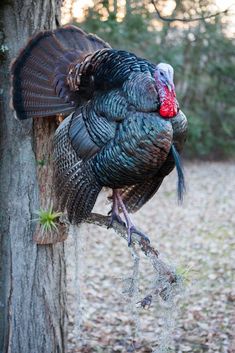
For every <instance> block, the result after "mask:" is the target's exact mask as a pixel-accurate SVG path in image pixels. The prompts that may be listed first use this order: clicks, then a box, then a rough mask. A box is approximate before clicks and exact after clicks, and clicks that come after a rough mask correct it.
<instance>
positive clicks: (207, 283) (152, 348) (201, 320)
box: [68, 162, 235, 353]
mask: <svg viewBox="0 0 235 353" xmlns="http://www.w3.org/2000/svg"><path fill="white" fill-rule="evenodd" d="M185 174H186V180H187V193H186V195H185V200H184V202H183V205H182V206H179V205H178V203H177V199H176V180H177V177H176V173H175V172H174V173H172V175H170V176H169V177H168V178H167V179H166V180H165V181H164V184H163V185H162V187H161V188H160V190H159V192H158V193H157V194H156V195H155V196H154V197H153V199H152V200H151V201H150V202H149V203H148V204H146V205H145V206H144V207H143V209H142V210H140V211H139V212H138V213H137V214H135V215H133V219H134V220H135V222H136V224H137V225H138V227H139V228H140V229H142V230H143V231H145V232H146V233H147V234H148V235H149V237H150V239H151V243H152V244H153V245H154V247H155V248H157V249H158V250H159V252H160V254H161V258H162V259H164V261H166V262H167V263H169V264H170V265H171V266H172V267H173V268H174V269H175V271H176V273H177V274H181V275H182V276H183V278H184V285H182V286H181V287H180V288H179V290H178V294H177V296H176V298H175V300H174V302H173V304H172V303H171V304H169V305H168V304H167V303H165V302H164V301H163V300H161V298H156V299H155V300H153V303H152V305H151V307H150V308H149V309H148V310H147V309H143V308H140V307H137V308H136V305H135V303H136V301H137V300H138V298H143V297H144V296H145V295H146V293H148V292H149V290H151V289H152V288H153V286H154V273H153V270H152V266H151V264H150V262H149V261H148V259H146V258H145V256H144V255H142V254H141V255H140V256H141V260H140V273H139V281H138V285H139V293H137V294H136V297H134V298H133V299H132V300H130V298H129V297H128V294H126V290H127V288H128V285H130V281H131V277H132V270H133V260H132V256H131V251H130V249H129V248H128V247H127V243H126V242H125V240H123V239H122V238H121V237H120V236H119V235H117V234H116V233H114V232H113V230H106V229H102V228H100V227H98V226H94V225H87V224H85V225H83V226H82V227H81V228H80V229H79V230H78V231H74V232H75V234H74V235H75V238H76V241H75V245H74V242H73V239H72V238H71V237H72V234H71V237H70V240H68V244H70V245H69V246H68V251H69V252H70V259H71V261H70V264H69V265H68V279H69V280H68V295H69V300H70V304H71V305H70V315H69V320H70V326H69V327H70V332H69V344H70V352H71V353H75V352H82V353H96V352H97V353H115V352H119V353H126V352H137V353H138V352H140V353H150V352H158V353H160V352H161V353H164V352H175V353H181V352H195V353H203V352H209V353H212V352H213V353H235V163H232V162H231V163H228V162H226V163H217V162H211V163H210V162H204V163H202V162H198V163H197V162H194V163H186V164H185ZM109 209H110V204H108V203H107V201H105V194H102V195H101V198H100V199H99V200H98V202H97V206H96V211H99V212H102V213H104V214H105V213H107V211H108V210H109ZM77 249H80V250H79V251H78V250H77ZM81 249H82V250H81ZM75 254H76V255H75ZM76 268H77V269H76ZM78 282H79V283H80V286H79V287H78V285H77V284H78ZM80 299H81V305H78V302H79V300H80ZM78 342H80V344H79V343H78ZM81 342H82V344H81Z"/></svg>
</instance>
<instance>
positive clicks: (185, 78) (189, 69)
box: [79, 0, 235, 159]
mask: <svg viewBox="0 0 235 353" xmlns="http://www.w3.org/2000/svg"><path fill="white" fill-rule="evenodd" d="M120 3H121V2H120V1H117V0H113V1H111V0H95V1H94V5H93V7H89V8H87V9H86V11H85V18H84V20H83V23H82V24H81V23H79V25H80V26H82V27H83V28H84V29H86V30H87V31H90V32H93V33H96V34H97V35H99V36H100V37H102V38H103V39H105V40H106V41H108V42H109V43H110V44H111V45H112V46H113V47H116V48H121V49H126V50H129V51H133V52H135V53H137V54H138V55H140V56H143V57H145V58H147V59H149V60H151V61H152V62H156V63H157V62H160V61H165V62H168V63H170V64H171V65H172V66H174V68H175V82H176V89H177V96H178V100H179V102H180V105H181V107H182V110H183V111H184V112H185V113H186V115H187V117H188V120H189V138H188V143H187V148H186V149H185V151H186V155H187V156H188V157H194V158H214V159H221V158H228V157H234V156H235V118H234V116H235V104H234V91H235V56H234V55H233V54H234V53H235V43H234V40H233V39H232V38H231V35H229V34H230V32H229V26H230V22H229V21H228V20H227V16H228V14H224V13H223V14H221V15H219V16H216V17H212V18H210V19H202V20H200V21H195V22H178V21H177V22H176V21H174V22H164V21H161V20H160V19H159V18H158V16H157V13H156V11H155V9H154V7H153V5H152V4H150V3H149V1H145V0H135V1H133V0H132V1H130V0H126V1H125V2H122V3H121V4H122V5H120ZM123 4H124V5H123ZM168 5H169V1H167V0H165V1H164V0H163V1H157V6H158V8H159V10H160V12H161V14H164V13H166V12H165V11H166V7H167V6H168ZM121 6H122V7H121ZM217 11H218V9H217V8H216V7H215V3H214V0H210V1H204V0H183V1H182V0H176V1H175V2H174V7H172V10H171V11H170V13H168V17H171V18H172V17H180V18H186V19H189V18H193V17H198V16H200V17H206V16H208V15H211V14H213V13H216V12H217Z"/></svg>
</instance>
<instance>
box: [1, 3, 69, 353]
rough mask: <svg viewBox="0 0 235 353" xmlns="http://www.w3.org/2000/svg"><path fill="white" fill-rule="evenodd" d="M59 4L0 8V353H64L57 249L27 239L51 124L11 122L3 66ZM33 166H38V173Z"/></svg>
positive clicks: (45, 194)
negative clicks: (41, 161)
mask: <svg viewBox="0 0 235 353" xmlns="http://www.w3.org/2000/svg"><path fill="white" fill-rule="evenodd" d="M60 6H61V0H50V1H49V0H37V1H35V0H5V1H3V2H1V5H0V60H1V62H0V63H1V71H0V160H1V166H0V181H1V182H0V207H1V208H0V209H1V212H0V247H1V248H0V257H1V259H0V274H1V281H0V352H3V353H6V352H7V353H40V352H42V353H54V352H57V353H59V352H66V346H67V344H66V337H67V329H66V326H67V311H66V295H65V275H66V272H65V259H64V245H63V243H58V244H55V245H43V246H42V245H37V244H36V243H35V242H34V241H33V237H35V232H36V226H35V222H33V221H32V220H33V218H35V215H34V212H35V211H36V210H38V209H39V208H40V207H41V204H43V205H46V204H48V203H50V200H51V191H50V190H51V171H50V165H48V166H44V167H40V166H37V158H38V157H37V156H40V150H41V148H43V149H44V150H43V153H44V154H46V156H47V157H48V156H50V153H51V151H50V149H51V145H50V143H48V144H47V145H46V144H45V141H51V136H52V135H53V133H54V130H55V127H56V126H55V122H54V121H53V119H51V120H49V119H45V120H43V119H41V120H40V121H39V120H38V121H36V120H35V121H34V122H33V121H32V120H27V121H18V120H16V119H15V118H14V114H13V112H12V110H11V109H10V107H9V101H10V94H9V92H10V74H9V64H10V61H11V60H12V59H13V58H14V57H15V56H16V55H17V53H18V51H19V49H20V48H21V47H23V46H24V45H25V43H26V42H27V40H28V38H29V36H31V35H32V34H33V33H34V32H35V31H38V30H43V29H51V28H55V27H56V25H58V23H59V18H60V16H59V15H60ZM40 136H41V137H40ZM42 136H43V140H42ZM40 138H41V140H40ZM40 168H44V169H43V171H42V172H41V171H40ZM45 171H46V172H45ZM42 181H43V183H44V186H45V187H43V185H42ZM40 182H41V185H40ZM48 185H50V187H48ZM40 199H41V200H40ZM39 200H40V201H39ZM48 200H49V201H48Z"/></svg>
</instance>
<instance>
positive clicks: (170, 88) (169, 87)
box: [166, 82, 172, 92]
mask: <svg viewBox="0 0 235 353" xmlns="http://www.w3.org/2000/svg"><path fill="white" fill-rule="evenodd" d="M166 85H167V88H168V90H169V92H171V90H172V87H171V84H170V83H169V82H167V83H166Z"/></svg>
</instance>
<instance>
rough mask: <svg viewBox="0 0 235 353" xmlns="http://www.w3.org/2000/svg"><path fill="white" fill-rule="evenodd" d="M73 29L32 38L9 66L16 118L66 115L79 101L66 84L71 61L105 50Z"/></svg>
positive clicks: (76, 94)
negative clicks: (98, 50)
mask: <svg viewBox="0 0 235 353" xmlns="http://www.w3.org/2000/svg"><path fill="white" fill-rule="evenodd" d="M107 46H108V44H107V43H105V42H103V41H102V40H101V39H99V38H98V37H96V36H94V35H91V34H87V33H85V32H83V31H82V30H81V29H79V28H77V27H75V26H67V27H63V28H60V29H58V30H55V31H44V32H40V33H38V34H37V35H36V36H34V37H32V38H31V39H30V40H29V41H28V43H27V45H26V46H25V48H23V49H22V50H21V52H20V53H19V55H18V57H17V58H16V60H15V61H14V62H13V63H12V65H11V74H12V105H13V108H14V109H15V111H16V115H17V117H18V118H19V119H27V118H33V117H46V116H54V115H56V114H62V115H65V116H66V115H69V114H70V113H71V112H73V111H74V110H75V106H78V105H79V104H80V103H81V102H82V100H81V97H80V96H79V94H78V93H77V92H71V91H70V89H69V86H68V84H67V75H68V70H69V67H70V65H71V63H73V62H78V61H79V60H80V59H81V60H83V58H84V56H85V55H87V54H88V53H91V52H94V51H96V50H97V49H100V48H104V47H107Z"/></svg>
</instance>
